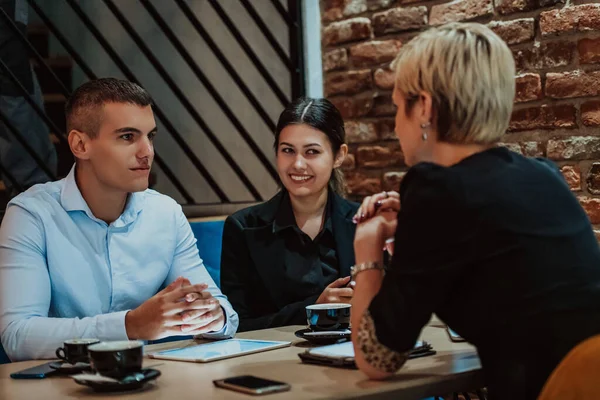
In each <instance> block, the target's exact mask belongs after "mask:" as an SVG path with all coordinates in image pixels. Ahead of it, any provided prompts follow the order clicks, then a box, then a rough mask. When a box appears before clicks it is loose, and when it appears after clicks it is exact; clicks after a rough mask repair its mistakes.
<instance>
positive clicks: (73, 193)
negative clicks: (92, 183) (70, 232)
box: [60, 165, 144, 228]
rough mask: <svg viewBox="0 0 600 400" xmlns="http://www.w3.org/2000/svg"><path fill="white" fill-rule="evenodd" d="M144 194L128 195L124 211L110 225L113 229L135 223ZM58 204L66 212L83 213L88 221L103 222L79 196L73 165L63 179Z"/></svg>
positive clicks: (140, 209)
mask: <svg viewBox="0 0 600 400" xmlns="http://www.w3.org/2000/svg"><path fill="white" fill-rule="evenodd" d="M143 198H144V192H134V193H129V196H128V197H127V203H126V204H125V210H123V213H122V214H121V215H120V216H119V218H117V220H116V221H114V222H113V223H112V224H111V225H112V226H114V227H117V228H118V227H123V226H126V225H128V224H130V223H131V222H133V221H135V219H136V217H137V215H138V214H139V212H140V211H142V204H143ZM60 203H61V205H62V207H63V208H64V209H65V210H66V211H67V212H69V211H83V212H84V213H85V214H86V215H87V216H88V217H89V218H90V219H93V220H94V221H98V222H103V221H101V220H100V219H98V218H96V217H95V216H94V214H93V213H92V210H90V207H89V206H88V204H87V202H86V201H85V199H84V198H83V196H82V195H81V192H80V191H79V187H78V186H77V181H76V180H75V165H73V167H72V168H71V171H69V174H68V175H67V176H66V177H65V179H64V184H63V188H62V191H61V193H60Z"/></svg>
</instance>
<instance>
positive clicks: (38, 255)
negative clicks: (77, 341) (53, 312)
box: [0, 205, 128, 361]
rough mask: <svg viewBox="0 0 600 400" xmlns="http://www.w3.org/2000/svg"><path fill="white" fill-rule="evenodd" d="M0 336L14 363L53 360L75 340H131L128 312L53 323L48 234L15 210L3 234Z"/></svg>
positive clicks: (9, 213) (0, 241)
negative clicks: (44, 359)
mask: <svg viewBox="0 0 600 400" xmlns="http://www.w3.org/2000/svg"><path fill="white" fill-rule="evenodd" d="M0 285H1V288H0V335H1V338H2V345H3V347H4V350H5V351H6V354H7V355H8V356H9V358H10V359H11V360H12V361H20V360H28V359H39V358H55V357H56V356H55V351H56V349H57V348H58V347H60V346H62V344H63V341H64V340H67V339H72V338H82V337H89V338H97V339H100V340H127V333H126V331H125V314H126V313H127V311H128V310H124V311H119V312H114V313H109V314H103V315H97V316H93V317H86V318H50V317H48V311H49V309H50V302H51V300H52V298H51V283H50V277H49V274H48V266H47V263H46V240H45V233H44V228H43V225H42V223H41V221H39V219H38V218H36V216H34V215H33V214H31V213H30V212H28V211H27V210H25V209H24V208H22V207H20V206H17V205H10V206H9V207H8V209H7V210H6V213H5V215H4V219H3V221H2V227H1V228H0Z"/></svg>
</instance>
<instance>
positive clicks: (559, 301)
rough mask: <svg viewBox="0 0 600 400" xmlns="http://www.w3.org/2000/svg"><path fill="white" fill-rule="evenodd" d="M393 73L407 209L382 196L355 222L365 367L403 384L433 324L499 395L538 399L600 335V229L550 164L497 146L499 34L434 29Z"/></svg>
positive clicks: (502, 101) (503, 105) (506, 105)
mask: <svg viewBox="0 0 600 400" xmlns="http://www.w3.org/2000/svg"><path fill="white" fill-rule="evenodd" d="M395 68H396V71H397V72H396V84H395V88H394V92H393V99H394V102H395V104H396V105H397V107H398V110H397V115H396V134H397V136H398V139H399V140H400V144H401V146H402V151H403V152H404V155H405V158H406V162H407V164H408V165H409V166H411V168H410V170H409V171H408V173H407V174H406V176H405V178H404V180H403V182H402V185H401V187H400V201H398V199H397V198H395V197H393V196H389V195H387V194H385V193H382V194H378V195H375V196H373V197H371V198H367V199H366V200H365V201H364V202H363V205H362V206H361V211H359V213H360V214H361V215H362V214H364V217H363V218H361V219H360V221H359V224H358V226H357V230H356V236H355V241H354V249H355V255H356V263H357V264H356V265H355V267H354V268H353V277H354V280H355V282H356V286H355V294H354V298H353V301H352V303H353V313H352V325H353V326H355V327H357V328H356V329H354V330H353V332H352V335H353V337H352V340H353V342H354V348H355V352H356V362H357V364H358V366H359V368H360V369H361V370H362V371H364V372H365V373H366V374H367V375H368V376H369V377H370V378H373V379H383V378H386V377H388V376H390V375H391V374H393V373H395V372H396V370H398V369H399V368H400V367H401V366H402V365H403V363H404V362H405V360H406V352H407V351H409V350H410V349H411V348H412V347H413V345H414V343H415V341H416V340H417V339H418V337H419V334H420V332H421V329H422V328H423V326H425V324H427V322H428V321H429V319H430V317H431V316H432V314H433V313H436V314H437V315H438V316H439V317H440V318H441V319H442V320H443V321H444V322H446V323H447V324H448V325H449V326H450V327H451V328H452V329H453V330H455V331H456V332H458V333H459V334H460V335H461V336H463V337H464V338H465V339H467V340H468V341H469V342H471V343H472V344H474V345H475V346H476V347H477V350H478V353H479V356H480V358H481V361H482V365H483V369H484V372H485V374H486V379H487V384H488V388H489V391H490V395H491V396H492V398H498V399H515V398H528V399H530V398H535V397H537V395H538V393H539V391H540V389H541V388H542V386H543V384H544V382H545V381H546V379H547V377H548V376H549V375H550V373H551V372H552V370H553V369H554V368H555V367H556V365H557V364H558V363H559V362H560V361H561V359H562V358H563V357H564V355H565V354H566V353H567V352H568V351H569V350H570V349H571V348H573V347H574V346H576V345H577V344H578V343H580V342H581V341H583V340H585V339H586V338H588V337H590V336H593V335H596V334H598V333H600V251H599V247H598V244H597V241H596V239H595V237H594V233H593V231H592V227H591V225H590V223H589V220H588V218H587V216H586V214H585V213H584V211H583V210H582V209H581V207H580V205H579V203H578V202H577V199H576V198H575V197H574V196H573V195H572V193H571V192H570V190H569V188H568V186H567V185H566V183H565V182H564V180H563V178H562V175H561V174H560V172H559V171H558V169H557V168H556V166H555V165H554V164H552V163H551V162H549V161H547V160H543V159H529V158H525V157H522V156H521V155H518V154H516V153H513V152H510V151H508V150H507V149H505V148H502V147H496V144H497V143H498V142H499V141H500V140H501V138H502V135H503V133H504V132H505V130H506V128H507V126H508V123H509V119H510V115H511V111H512V104H513V98H514V94H515V84H514V76H515V68H514V61H513V59H512V56H511V52H510V50H509V49H508V47H507V46H506V45H505V43H504V42H503V41H502V40H501V39H500V38H499V37H498V36H497V35H495V34H494V33H493V32H492V31H491V30H489V29H488V28H486V27H485V26H483V25H479V24H450V25H446V26H442V27H439V28H433V29H430V30H428V31H426V32H423V33H421V34H420V35H419V36H417V37H416V38H415V39H413V40H412V41H411V42H410V43H409V44H408V45H406V46H404V47H403V48H402V50H401V52H400V54H399V55H398V58H397V59H396V61H395ZM400 204H402V206H401V207H400ZM391 237H394V238H395V251H394V256H393V259H392V262H391V265H390V268H388V269H387V270H386V271H383V270H382V267H381V265H382V259H381V249H382V247H383V246H384V245H385V242H386V240H387V239H389V238H391Z"/></svg>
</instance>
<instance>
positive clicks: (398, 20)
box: [373, 6, 427, 36]
mask: <svg viewBox="0 0 600 400" xmlns="http://www.w3.org/2000/svg"><path fill="white" fill-rule="evenodd" d="M426 25H427V7H425V6H420V7H409V8H400V7H398V8H392V9H391V10H387V11H383V12H379V13H377V14H373V28H374V30H375V35H378V36H380V35H383V34H386V33H389V32H400V31H408V30H411V29H419V28H422V27H424V26H426Z"/></svg>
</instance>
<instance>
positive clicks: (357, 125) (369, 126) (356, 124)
mask: <svg viewBox="0 0 600 400" xmlns="http://www.w3.org/2000/svg"><path fill="white" fill-rule="evenodd" d="M344 127H345V130H346V141H347V142H348V143H369V142H374V141H376V140H377V130H376V129H375V124H374V123H372V122H361V121H347V122H346V123H345V124H344Z"/></svg>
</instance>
